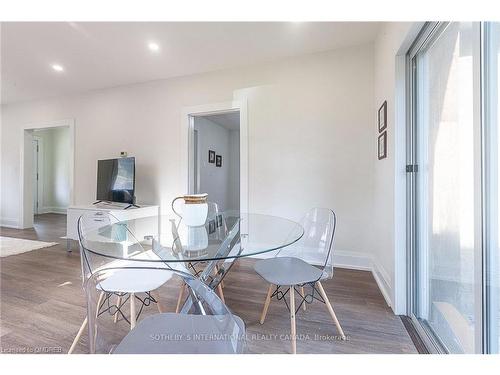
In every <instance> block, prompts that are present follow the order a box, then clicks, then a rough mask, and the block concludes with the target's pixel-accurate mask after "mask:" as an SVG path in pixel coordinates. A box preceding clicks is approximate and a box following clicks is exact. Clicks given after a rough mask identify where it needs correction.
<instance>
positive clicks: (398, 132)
mask: <svg viewBox="0 0 500 375" xmlns="http://www.w3.org/2000/svg"><path fill="white" fill-rule="evenodd" d="M423 25H424V22H415V23H414V24H413V25H412V26H411V28H410V30H409V31H408V33H407V35H406V37H405V39H404V41H403V43H402V44H401V46H400V47H399V50H398V51H397V54H396V56H395V76H396V77H395V92H394V111H395V116H394V145H393V147H394V249H393V251H394V252H393V254H394V283H393V284H389V285H393V290H392V293H393V294H392V295H391V296H392V298H391V300H392V301H393V304H392V306H391V307H392V309H393V311H394V314H396V315H406V314H407V293H408V286H407V281H408V260H407V244H406V240H407V238H406V199H407V197H406V142H407V140H406V129H407V115H408V110H409V109H408V108H406V99H407V82H406V78H407V71H406V68H407V67H406V54H407V53H408V51H409V49H410V47H411V45H412V44H413V42H414V41H415V39H416V37H417V36H418V34H419V33H420V30H421V29H422V27H423ZM379 287H380V285H379ZM388 290H389V291H391V289H390V288H389V289H388Z"/></svg>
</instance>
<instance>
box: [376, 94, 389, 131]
mask: <svg viewBox="0 0 500 375" xmlns="http://www.w3.org/2000/svg"><path fill="white" fill-rule="evenodd" d="M386 128H387V100H386V101H384V103H383V104H382V106H381V107H380V108H379V109H378V132H379V133H380V132H383V131H384V130H385V129H386Z"/></svg>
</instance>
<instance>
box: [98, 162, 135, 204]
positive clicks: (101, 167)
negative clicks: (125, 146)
mask: <svg viewBox="0 0 500 375" xmlns="http://www.w3.org/2000/svg"><path fill="white" fill-rule="evenodd" d="M134 193H135V158H134V157H130V158H119V159H107V160H98V161H97V200H98V201H105V202H119V203H128V204H134V200H135V199H134Z"/></svg>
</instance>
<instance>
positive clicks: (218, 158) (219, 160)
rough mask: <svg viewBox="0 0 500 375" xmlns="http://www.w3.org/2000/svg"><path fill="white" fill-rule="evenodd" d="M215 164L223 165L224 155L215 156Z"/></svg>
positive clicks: (217, 165)
mask: <svg viewBox="0 0 500 375" xmlns="http://www.w3.org/2000/svg"><path fill="white" fill-rule="evenodd" d="M215 166H216V167H222V155H216V156H215Z"/></svg>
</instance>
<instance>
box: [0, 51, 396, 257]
mask: <svg viewBox="0 0 500 375" xmlns="http://www.w3.org/2000/svg"><path fill="white" fill-rule="evenodd" d="M373 66H374V60H373V46H372V45H362V46H355V47H349V48H344V49H339V50H335V51H330V52H324V53H318V54H313V55H308V56H303V57H300V58H293V59H288V60H282V61H277V62H272V63H268V64H263V65H259V66H252V67H245V68H238V69H231V70H225V71H219V72H213V73H207V74H202V75H195V76H190V77H182V78H175V79H169V80H162V81H155V82H148V83H144V84H138V85H131V86H126V87H118V88H113V89H109V90H100V91H96V92H91V93H86V94H81V95H75V96H68V97H61V98H53V99H47V100H42V101H35V102H28V103H18V104H9V105H5V106H3V107H2V114H1V117H2V140H1V143H2V150H1V152H2V154H1V168H2V176H1V178H2V181H1V185H2V193H1V194H2V196H1V217H2V220H5V219H6V218H7V219H8V218H10V219H11V220H14V221H15V220H18V218H19V193H20V192H19V180H20V179H19V164H20V161H19V154H20V152H19V150H20V147H21V144H22V139H21V138H22V137H21V135H22V132H21V130H20V129H21V128H22V127H23V126H24V125H26V124H29V123H34V122H46V121H54V120H60V119H75V142H76V143H75V181H74V196H75V203H76V204H88V203H90V202H93V201H94V199H95V191H96V165H97V160H98V159H102V158H108V157H115V156H117V155H119V152H120V151H127V152H128V154H129V155H132V156H135V157H136V163H137V165H136V167H137V176H136V177H137V186H136V187H137V197H138V200H139V202H142V203H157V204H160V205H161V206H162V210H163V211H164V212H168V211H169V204H170V202H171V200H172V199H173V198H174V197H175V196H177V195H179V194H182V193H184V192H185V190H186V181H183V180H181V179H180V176H181V164H180V160H181V153H182V151H183V150H181V149H180V146H179V144H180V134H181V132H180V129H181V128H180V127H181V126H183V121H182V118H181V113H182V109H183V108H184V107H188V106H195V105H203V104H208V103H218V102H227V101H230V100H232V99H234V98H236V99H242V100H246V101H247V103H248V106H247V108H248V129H249V130H248V139H249V210H250V211H252V212H266V213H272V214H275V215H282V216H285V217H289V218H291V219H295V220H298V219H299V218H300V217H301V216H302V214H303V213H304V212H305V211H306V210H308V209H309V208H311V207H314V206H323V207H331V208H333V209H334V210H336V212H337V215H338V219H339V225H338V231H337V235H336V243H335V249H336V252H337V254H344V255H346V254H347V255H353V254H354V255H360V254H362V255H363V254H365V255H366V254H367V253H370V252H371V251H372V250H373V244H372V243H371V239H370V238H369V235H368V234H367V233H369V232H370V230H371V227H372V225H373V218H372V216H373V212H372V208H373V204H372V199H373V184H374V170H373V167H374V166H373V162H374V159H375V158H376V152H375V141H374V138H373V136H374V135H373V127H374V122H373V121H374V120H373V119H374V118H375V116H374V113H375V112H374V101H373V92H374V85H373ZM386 194H389V192H386ZM346 259H347V258H346Z"/></svg>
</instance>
